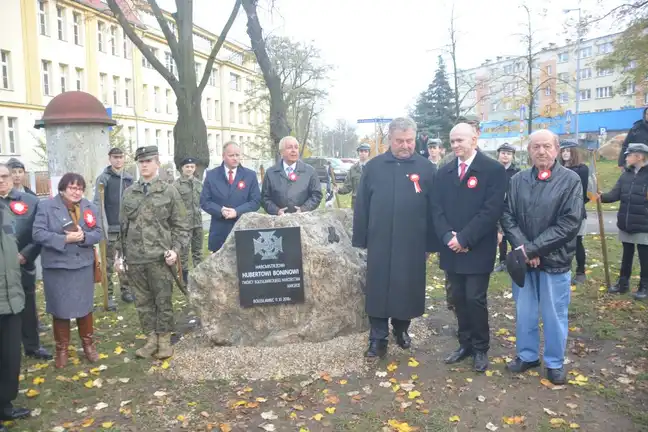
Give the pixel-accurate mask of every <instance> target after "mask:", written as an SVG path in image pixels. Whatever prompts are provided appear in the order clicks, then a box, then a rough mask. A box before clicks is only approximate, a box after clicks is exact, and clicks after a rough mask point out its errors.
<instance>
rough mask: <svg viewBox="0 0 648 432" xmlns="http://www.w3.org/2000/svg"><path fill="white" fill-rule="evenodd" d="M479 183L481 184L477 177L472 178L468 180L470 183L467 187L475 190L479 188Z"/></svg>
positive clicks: (467, 183)
mask: <svg viewBox="0 0 648 432" xmlns="http://www.w3.org/2000/svg"><path fill="white" fill-rule="evenodd" d="M478 183H479V182H478V181H477V177H475V176H472V177H470V178H469V179H468V181H467V182H466V185H467V186H468V187H469V188H470V189H475V188H476V187H477V184H478Z"/></svg>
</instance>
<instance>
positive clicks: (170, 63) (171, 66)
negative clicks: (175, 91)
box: [164, 52, 176, 75]
mask: <svg viewBox="0 0 648 432" xmlns="http://www.w3.org/2000/svg"><path fill="white" fill-rule="evenodd" d="M164 65H165V66H166V68H167V69H168V70H169V72H171V73H172V74H173V75H175V74H176V67H175V60H173V56H172V55H171V53H170V52H165V53H164Z"/></svg>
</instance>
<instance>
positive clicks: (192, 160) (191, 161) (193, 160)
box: [180, 157, 198, 168]
mask: <svg viewBox="0 0 648 432" xmlns="http://www.w3.org/2000/svg"><path fill="white" fill-rule="evenodd" d="M195 163H198V159H196V158H192V157H186V158H184V159H182V161H181V162H180V168H182V167H183V166H185V165H187V164H195Z"/></svg>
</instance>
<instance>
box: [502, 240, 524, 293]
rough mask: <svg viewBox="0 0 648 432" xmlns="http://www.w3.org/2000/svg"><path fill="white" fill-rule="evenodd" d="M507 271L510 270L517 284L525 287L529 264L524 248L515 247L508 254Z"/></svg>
mask: <svg viewBox="0 0 648 432" xmlns="http://www.w3.org/2000/svg"><path fill="white" fill-rule="evenodd" d="M506 271H508V274H509V275H510V276H511V279H513V282H515V285H517V286H519V287H520V288H524V279H525V278H526V272H527V265H526V258H525V256H524V252H522V249H514V250H512V251H511V252H509V253H508V255H506Z"/></svg>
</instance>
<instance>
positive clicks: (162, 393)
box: [153, 390, 167, 397]
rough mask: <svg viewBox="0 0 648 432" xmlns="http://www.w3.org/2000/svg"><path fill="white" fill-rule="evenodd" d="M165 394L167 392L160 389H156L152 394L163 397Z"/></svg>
mask: <svg viewBox="0 0 648 432" xmlns="http://www.w3.org/2000/svg"><path fill="white" fill-rule="evenodd" d="M166 395H167V394H166V393H165V392H163V391H161V390H158V391H156V392H155V393H153V396H155V397H164V396H166Z"/></svg>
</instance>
